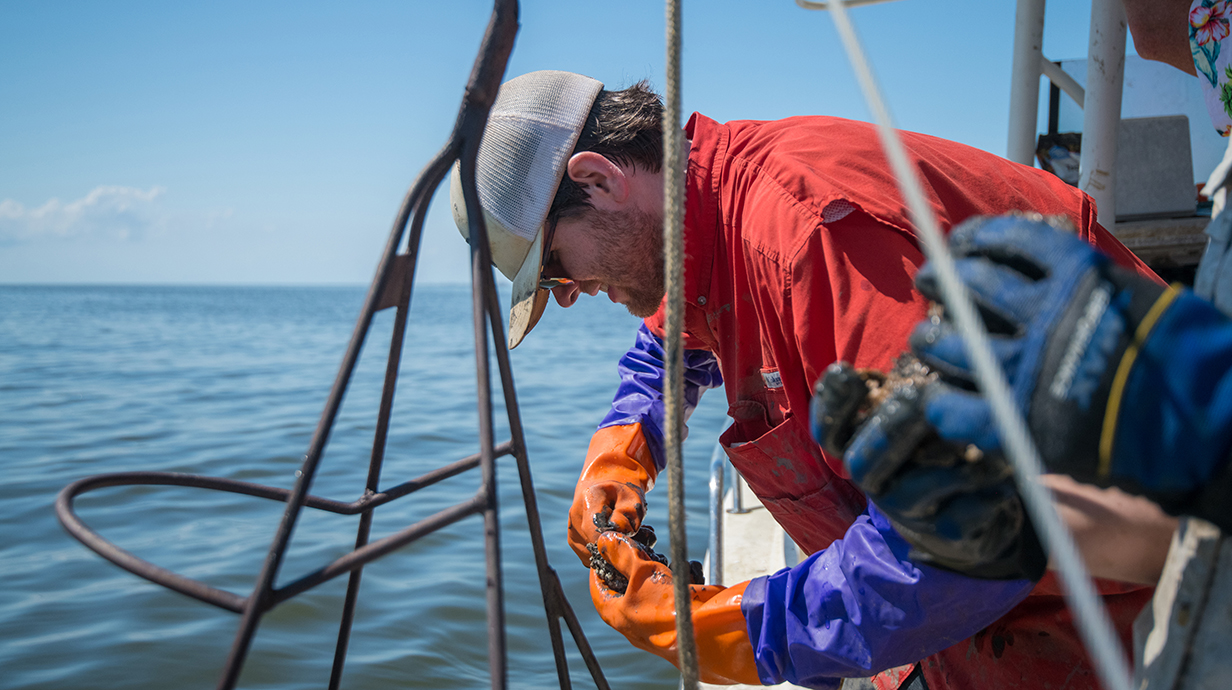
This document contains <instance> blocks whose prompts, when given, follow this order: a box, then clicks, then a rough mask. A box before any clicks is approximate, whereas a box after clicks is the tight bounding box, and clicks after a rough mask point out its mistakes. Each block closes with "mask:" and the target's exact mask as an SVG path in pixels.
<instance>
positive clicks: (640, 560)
mask: <svg viewBox="0 0 1232 690" xmlns="http://www.w3.org/2000/svg"><path fill="white" fill-rule="evenodd" d="M597 545H598V552H599V555H600V556H602V557H603V559H605V560H606V561H607V562H608V563H609V564H610V565H611V567H612V569H614V570H616V571H617V572H619V573H620V574H621V575H624V576H625V577H626V578H627V579H628V586H627V587H626V589H625V591H624V593H623V594H622V593H620V592H618V591H617V590H615V589H611V588H610V587H608V585H607V583H605V582H604V579H603V578H602V577H601V576H600V575H599V573H598V572H597V571H595V570H591V571H590V598H591V600H592V601H593V602H594V603H595V609H596V610H598V611H599V616H600V617H601V618H603V620H604V621H606V622H607V624H608V625H610V626H612V627H613V628H615V629H616V630H618V631H620V633H621V634H623V635H624V636H625V637H627V638H628V639H629V642H632V643H633V646H635V647H637V648H639V649H644V650H646V651H648V652H651V653H652V654H657V655H658V656H661V657H663V658H664V659H667V660H668V661H670V662H671V663H672V664H673V665H675V666H677V667H679V664H678V663H677V652H676V608H675V604H674V598H673V593H672V574H671V570H669V569H668V567H667V566H666V565H663V564H662V563H660V562H658V561H656V560H654V559H652V558H650V556H648V555H647V554H646V552H645V551H643V550H642V549H641V548H640V547H639V546H638V545H637V544H636V543H635V542H634V541H633V540H632V539H630V538H629V537H626V536H624V535H622V534H617V533H615V532H607V533H605V534H604V535H603V536H601V537H600V538H599V541H598V543H597ZM748 584H749V583H748V582H747V581H746V582H741V583H740V584H738V585H735V586H733V587H726V588H724V587H719V586H716V585H690V586H689V589H690V590H691V591H692V594H693V634H694V636H695V637H696V639H697V666H698V676H699V678H700V680H701V681H702V682H705V683H719V684H724V685H731V684H734V683H746V684H749V685H761V684H762V683H761V679H760V678H758V676H757V663H756V662H755V661H754V660H753V645H752V644H751V643H750V642H749V634H748V632H747V628H746V627H745V623H744V614H743V613H741V612H740V600H741V599H742V598H743V596H744V588H745V587H747V586H748Z"/></svg>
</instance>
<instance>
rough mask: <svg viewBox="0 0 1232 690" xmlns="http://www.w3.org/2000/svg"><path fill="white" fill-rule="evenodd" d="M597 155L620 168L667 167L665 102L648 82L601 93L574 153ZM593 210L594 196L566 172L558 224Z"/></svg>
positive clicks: (556, 205)
mask: <svg viewBox="0 0 1232 690" xmlns="http://www.w3.org/2000/svg"><path fill="white" fill-rule="evenodd" d="M582 151H594V152H595V153H598V154H600V155H602V156H603V157H604V158H606V159H608V160H610V161H612V162H613V163H618V164H620V165H633V166H635V167H638V168H642V169H643V170H647V171H649V172H659V169H660V168H662V167H663V98H662V97H660V96H659V94H657V93H655V92H654V91H651V90H650V83H649V82H647V81H646V80H644V79H643V80H642V81H639V82H638V83H636V84H634V85H633V86H630V87H629V88H627V89H623V90H620V91H607V90H604V91H601V92H599V97H598V98H596V99H595V104H594V105H593V106H591V108H590V114H589V115H588V116H587V117H586V124H585V125H583V126H582V133H581V135H579V136H578V142H577V145H576V146H574V147H573V153H579V152H582ZM588 208H591V204H590V195H589V194H588V193H587V192H586V190H584V189H582V188H581V186H579V185H578V183H576V182H574V181H573V180H571V179H570V178H569V174H568V173H567V172H566V173H565V176H564V179H562V180H561V181H560V188H559V189H557V190H556V197H555V198H554V199H552V206H551V208H550V209H549V210H548V218H549V219H551V220H553V221H555V220H559V219H560V218H565V217H569V216H572V215H576V214H578V213H580V212H582V211H584V210H585V209H588Z"/></svg>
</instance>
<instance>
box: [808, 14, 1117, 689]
mask: <svg viewBox="0 0 1232 690" xmlns="http://www.w3.org/2000/svg"><path fill="white" fill-rule="evenodd" d="M829 4H830V7H831V9H832V10H833V16H834V23H835V26H836V27H837V28H838V32H839V36H840V37H841V38H842V41H843V46H844V48H845V49H846V50H847V56H848V58H849V59H850V60H851V64H852V68H853V69H854V70H855V73H856V78H857V79H858V80H859V82H860V87H861V89H862V90H863V91H864V97H865V99H866V100H867V101H868V105H869V108H870V109H871V110H872V112H873V116H874V119H875V120H876V122H877V124H878V131H879V132H880V134H881V141H882V145H883V146H884V147H885V152H886V156H887V157H888V158H889V160H890V167H891V169H892V170H893V171H894V176H895V178H896V179H897V181H898V186H899V190H900V191H901V192H902V195H903V197H904V198H905V199H906V201H907V207H908V208H909V209H910V211H911V215H912V220H913V221H914V223H915V225H916V227H917V229H918V230H919V231H920V233H919V234H920V239H921V240H923V243H924V250H925V254H926V255H927V257H928V260H929V261H931V262H933V264H934V265H935V266H936V269H937V274H938V277H939V278H940V287H941V294H942V296H943V297H944V299H945V304H946V310H947V311H948V312H949V314H950V316H951V317H952V318H953V320H954V322H955V323H956V324H957V326H958V328H959V330H960V331H961V332H962V334H963V340H964V342H965V343H966V345H967V354H968V356H969V357H970V358H971V362H972V364H973V365H974V367H975V375H976V381H977V383H978V384H979V388H980V390H981V391H982V392H983V393H984V395H985V396H986V397H987V398H988V399H989V402H990V403H991V406H992V411H993V417H994V419H995V420H996V422H997V428H998V430H999V431H1000V433H1001V440H1002V443H1003V444H1004V446H1005V452H1006V455H1007V456H1008V457H1009V458H1010V461H1011V462H1012V463H1013V465H1014V469H1015V476H1016V477H1017V479H1018V488H1019V491H1020V492H1021V494H1022V496H1023V499H1024V501H1025V503H1026V506H1027V510H1028V512H1029V513H1030V515H1031V519H1032V522H1034V524H1035V526H1036V530H1037V531H1038V532H1039V533H1040V536H1041V537H1042V538H1043V541H1044V544H1045V545H1046V546H1047V548H1048V551H1049V553H1050V554H1051V555H1052V557H1053V558H1054V559H1055V562H1056V564H1057V567H1058V569H1059V570H1060V572H1061V580H1062V582H1064V584H1065V595H1066V600H1067V601H1068V603H1069V606H1070V608H1071V609H1073V611H1074V613H1075V617H1076V618H1077V622H1078V630H1079V633H1080V634H1081V635H1082V639H1083V641H1084V642H1085V643H1086V646H1087V649H1088V651H1090V653H1091V656H1092V657H1093V658H1094V659H1095V666H1096V671H1097V672H1098V673H1099V676H1100V679H1101V680H1102V681H1103V684H1104V687H1105V688H1108V690H1132V686H1131V682H1130V676H1129V663H1128V661H1127V660H1126V658H1125V655H1124V652H1123V650H1122V649H1121V646H1120V644H1119V643H1118V642H1117V637H1116V635H1115V633H1114V632H1113V628H1112V624H1111V622H1110V621H1109V618H1108V612H1107V610H1106V609H1105V608H1104V605H1103V602H1102V601H1100V599H1099V597H1098V596H1097V595H1096V593H1095V589H1094V587H1093V585H1092V583H1091V579H1090V577H1089V576H1088V575H1087V572H1086V568H1085V567H1084V566H1083V563H1082V560H1081V559H1080V558H1079V556H1078V551H1077V549H1076V548H1075V547H1074V541H1073V538H1072V537H1071V536H1070V534H1069V531H1068V530H1067V529H1066V528H1065V525H1064V524H1062V522H1061V519H1060V517H1059V516H1058V515H1057V512H1056V509H1055V507H1054V506H1053V504H1052V499H1051V497H1050V495H1049V494H1048V491H1047V490H1046V489H1045V488H1044V486H1043V484H1041V483H1040V474H1041V473H1042V469H1043V465H1042V463H1041V462H1040V457H1039V452H1038V450H1037V449H1036V447H1035V443H1034V442H1033V441H1032V439H1031V434H1030V432H1029V431H1028V430H1027V426H1026V423H1025V422H1024V421H1023V418H1022V415H1021V414H1020V413H1019V410H1018V408H1017V407H1016V406H1015V405H1014V403H1013V399H1012V398H1011V397H1010V392H1009V386H1008V385H1007V384H1006V381H1005V375H1004V373H1003V372H1002V371H1001V367H1000V365H999V364H998V363H997V361H996V359H995V358H994V357H993V354H992V349H991V348H990V347H989V344H988V334H987V332H985V330H984V325H983V322H982V321H980V319H979V318H978V317H977V316H976V312H975V307H974V305H973V304H972V302H971V297H970V295H968V294H967V290H966V287H965V286H964V285H963V284H962V281H961V280H959V278H958V275H957V273H956V272H955V270H954V260H953V258H952V257H951V256H950V254H949V251H948V249H947V247H946V243H945V239H944V238H943V237H942V234H941V230H940V228H939V227H938V225H937V221H936V219H935V218H934V217H933V215H932V212H931V210H930V209H929V207H928V204H927V203H926V202H925V200H924V193H923V190H922V189H921V187H920V183H919V180H918V179H917V178H916V175H915V171H914V169H913V168H912V166H911V163H910V162H909V161H908V159H907V154H906V151H905V150H904V149H903V146H902V142H901V141H900V140H899V138H898V134H897V132H895V131H894V129H893V126H892V123H891V120H890V115H889V112H888V111H887V110H886V107H885V104H884V102H883V100H882V98H881V94H880V91H879V89H878V87H877V83H876V80H875V78H874V77H873V73H872V69H871V68H870V67H869V65H868V62H867V60H866V59H865V54H864V50H863V48H862V47H861V46H860V42H859V38H858V37H857V36H856V34H855V29H854V28H853V27H852V25H851V22H850V20H849V19H848V17H847V8H846V6H845V0H831V2H830V3H829Z"/></svg>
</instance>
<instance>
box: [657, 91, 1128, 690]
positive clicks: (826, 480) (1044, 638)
mask: <svg viewBox="0 0 1232 690" xmlns="http://www.w3.org/2000/svg"><path fill="white" fill-rule="evenodd" d="M686 132H687V134H688V136H689V138H690V140H691V142H692V148H691V150H690V153H689V167H688V173H687V176H686V183H685V184H686V216H685V247H684V249H685V265H684V299H685V314H684V323H685V331H686V347H689V348H700V349H706V350H709V351H711V352H713V353H715V355H716V356H717V358H718V360H719V367H720V370H721V372H722V375H723V381H724V384H725V390H726V392H727V398H728V402H729V404H730V408H729V412H728V414H729V416H730V417H731V418H732V420H733V424H732V426H731V428H730V429H728V430H727V431H726V432H725V433H724V434H723V435H722V437H721V438H720V442H721V443H722V445H723V447H724V448H725V450H726V451H727V454H728V456H729V457H730V458H731V461H732V464H733V465H734V466H735V467H736V468H737V469H738V470H740V472H741V474H742V475H743V476H744V478H745V479H746V480H747V481H748V483H749V486H750V487H751V488H752V489H753V491H754V492H755V493H756V494H757V495H758V496H759V497H760V498H761V500H762V502H763V503H764V504H765V505H766V508H767V509H768V510H769V511H770V512H771V514H773V515H774V517H775V519H776V520H778V522H779V523H780V524H781V525H782V526H783V527H784V529H785V530H786V531H787V533H788V534H790V535H791V537H792V538H793V539H794V540H795V541H796V543H797V544H799V545H800V547H801V548H802V549H804V550H805V551H806V552H809V553H812V552H814V551H817V550H820V549H823V548H825V547H826V546H827V545H828V544H830V543H831V542H832V541H834V540H835V539H838V538H840V537H842V536H843V533H844V532H845V531H846V529H847V527H848V526H849V525H850V524H851V522H852V521H853V520H854V519H855V518H856V516H858V515H859V514H860V513H861V512H862V511H863V510H864V506H865V498H864V496H863V494H861V492H860V491H859V489H857V488H856V486H855V485H854V484H852V483H851V482H850V481H849V480H847V479H846V477H845V472H844V469H843V465H842V460H841V458H833V457H830V456H828V455H826V454H825V453H823V452H822V450H821V449H820V447H819V446H818V445H817V443H816V441H814V440H813V438H812V436H811V434H810V432H809V425H808V409H809V400H810V397H811V394H812V385H813V383H814V382H815V381H816V380H817V378H818V377H819V376H820V375H821V374H822V372H823V371H824V370H825V368H826V367H827V366H829V365H830V364H832V363H834V362H836V361H839V360H844V361H847V362H851V363H852V364H853V365H854V366H856V367H860V368H863V367H869V368H875V369H881V370H887V369H888V368H889V365H890V363H891V361H892V360H893V359H894V358H895V357H896V356H898V355H899V354H900V353H902V352H903V351H904V350H906V349H907V337H908V335H909V334H910V333H911V330H912V329H913V328H914V326H915V324H916V323H918V322H919V321H921V320H922V319H924V318H925V316H926V310H927V301H926V300H925V299H924V297H923V296H922V295H920V294H919V293H918V292H917V291H916V290H915V289H914V286H913V282H912V281H913V280H914V277H915V273H916V271H917V270H918V268H919V266H920V264H922V263H923V262H924V256H923V254H922V253H921V251H920V249H919V246H918V242H917V239H916V235H915V230H914V225H913V223H911V221H910V217H909V214H908V211H907V209H906V208H905V206H904V204H903V202H902V201H901V197H900V195H899V192H898V188H897V185H896V183H895V180H894V176H893V174H892V172H891V171H890V169H889V165H888V162H887V161H886V158H885V156H884V154H883V152H882V149H881V145H880V141H879V139H878V136H877V132H876V129H875V127H874V126H873V125H870V124H867V123H862V122H854V121H849V120H843V119H838V118H829V117H797V118H789V119H786V120H779V121H774V122H754V121H736V122H729V123H726V124H719V123H717V122H715V121H713V120H711V119H709V118H706V117H705V116H703V115H700V114H694V115H693V117H692V118H691V119H690V120H689V124H688V126H687V127H686ZM902 137H903V144H904V146H905V147H906V149H907V152H908V155H909V156H910V157H911V158H912V160H914V161H915V170H916V171H917V173H918V174H919V175H920V181H921V183H922V185H923V188H924V193H925V195H926V198H927V200H928V202H929V205H930V206H931V208H932V211H933V213H934V214H935V215H936V217H937V220H938V222H939V223H940V225H941V227H942V229H943V230H945V231H947V232H948V231H949V229H950V228H952V227H953V226H955V225H957V224H958V223H960V222H962V221H963V220H965V219H967V218H969V217H971V216H976V215H998V214H1004V213H1006V212H1009V211H1015V210H1023V211H1033V212H1038V213H1042V214H1044V215H1046V216H1048V215H1058V216H1063V217H1064V218H1066V219H1068V220H1069V222H1070V223H1072V224H1073V225H1074V227H1076V228H1077V230H1078V235H1079V236H1080V237H1082V238H1083V239H1086V240H1087V241H1089V242H1090V243H1091V244H1092V245H1093V246H1096V247H1098V248H1099V249H1101V250H1102V251H1104V252H1106V253H1108V254H1110V255H1111V256H1112V257H1113V258H1114V259H1115V260H1116V261H1117V262H1118V263H1120V264H1122V265H1124V266H1129V267H1132V268H1135V269H1137V270H1138V271H1140V272H1143V273H1146V274H1151V273H1150V269H1148V268H1147V267H1146V266H1145V265H1144V264H1143V263H1142V262H1141V261H1140V260H1139V259H1138V258H1137V257H1135V256H1134V255H1133V254H1132V253H1131V252H1130V251H1129V250H1128V249H1126V248H1125V247H1124V246H1123V245H1122V244H1121V243H1120V242H1118V241H1117V240H1116V239H1115V238H1113V237H1112V236H1111V235H1110V234H1109V233H1108V232H1107V231H1106V230H1105V229H1104V228H1103V227H1101V226H1100V225H1099V224H1098V223H1097V222H1096V220H1095V206H1094V204H1093V203H1092V202H1091V199H1090V198H1089V197H1087V196H1086V195H1085V194H1083V193H1081V192H1080V191H1078V190H1076V189H1075V188H1073V187H1070V186H1069V185H1067V184H1065V183H1064V182H1062V181H1061V180H1060V179H1058V178H1056V177H1055V176H1053V175H1050V174H1048V173H1044V172H1042V171H1040V170H1036V169H1034V168H1029V167H1026V166H1022V165H1018V164H1015V163H1011V162H1009V161H1007V160H1005V159H1003V158H1000V157H997V156H994V155H991V154H989V153H986V152H984V151H980V150H978V149H974V148H971V147H968V146H964V145H961V144H956V143H953V142H949V141H945V140H942V139H937V138H934V137H929V136H925V135H921V134H914V133H907V132H904V133H902ZM646 323H647V325H648V326H649V327H650V328H651V330H652V331H654V332H655V333H656V334H659V335H662V333H663V328H662V326H663V312H662V310H660V312H659V313H658V314H656V315H655V316H652V317H651V318H649V319H647V320H646ZM1101 591H1103V592H1105V593H1106V595H1107V596H1106V597H1105V599H1106V603H1107V604H1108V605H1109V613H1110V614H1111V615H1112V617H1113V621H1114V624H1115V625H1116V627H1117V629H1118V632H1120V633H1121V634H1122V637H1123V641H1124V642H1125V643H1126V645H1128V644H1129V639H1130V637H1129V635H1130V625H1131V624H1132V621H1133V618H1134V617H1135V616H1136V615H1137V613H1138V611H1139V610H1140V609H1141V608H1142V606H1143V605H1144V604H1145V603H1146V602H1147V601H1148V600H1149V598H1150V594H1151V590H1150V589H1149V588H1134V587H1129V586H1123V585H1115V584H1112V583H1104V587H1103V588H1102V589H1101ZM1060 594H1061V592H1060V589H1059V587H1058V585H1057V583H1056V582H1055V580H1054V578H1053V576H1051V575H1048V576H1045V578H1044V580H1043V581H1041V583H1040V584H1039V585H1038V586H1037V587H1036V589H1035V590H1034V591H1033V593H1032V595H1031V596H1029V597H1028V598H1027V599H1026V600H1025V601H1023V602H1022V603H1021V604H1019V605H1018V607H1016V608H1015V609H1014V610H1012V611H1011V612H1010V613H1009V614H1007V615H1006V616H1005V617H1003V618H1002V619H1001V620H999V621H998V622H997V623H996V624H994V625H993V626H990V628H989V630H987V631H985V633H981V634H979V635H976V636H974V637H972V638H971V639H970V640H968V641H966V642H963V643H959V644H957V645H954V646H953V647H950V648H949V649H946V650H944V651H942V652H940V653H938V654H936V655H934V656H932V657H929V658H928V659H927V660H924V661H923V662H922V666H923V670H924V674H925V678H926V680H927V682H928V683H929V686H930V687H932V688H976V687H979V688H983V687H989V688H999V689H1006V688H1019V687H1022V688H1028V687H1029V688H1039V687H1046V686H1047V685H1048V684H1051V686H1052V687H1062V686H1065V687H1094V686H1095V684H1096V681H1095V679H1094V675H1093V671H1092V669H1091V665H1090V663H1089V661H1088V660H1087V658H1086V654H1085V652H1084V651H1083V650H1082V648H1081V644H1080V642H1079V641H1078V637H1077V633H1076V632H1075V630H1074V628H1073V627H1072V624H1071V622H1070V615H1069V612H1068V610H1067V608H1066V606H1065V604H1064V601H1063V600H1062V599H1061V596H1060ZM985 638H988V639H985ZM1066 683H1068V685H1066Z"/></svg>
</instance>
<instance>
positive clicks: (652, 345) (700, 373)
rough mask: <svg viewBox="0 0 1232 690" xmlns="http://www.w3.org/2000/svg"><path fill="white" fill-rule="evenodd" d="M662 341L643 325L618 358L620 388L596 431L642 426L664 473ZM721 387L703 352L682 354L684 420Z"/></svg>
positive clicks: (710, 360) (711, 357)
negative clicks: (704, 394) (710, 392)
mask: <svg viewBox="0 0 1232 690" xmlns="http://www.w3.org/2000/svg"><path fill="white" fill-rule="evenodd" d="M663 359H664V355H663V341H661V340H659V338H658V337H657V336H655V334H654V333H651V332H650V329H649V328H647V327H646V324H644V323H643V324H642V325H641V327H640V328H638V330H637V338H636V339H635V340H634V342H633V347H631V348H629V351H628V352H626V353H625V355H624V356H623V357H621V358H620V362H619V363H618V364H617V365H616V368H617V369H618V370H619V371H620V387H619V388H618V389H617V390H616V397H615V399H613V400H612V409H611V410H609V411H608V413H607V416H606V417H604V418H603V422H602V423H600V424H599V428H600V429H602V428H605V427H609V426H618V425H622V424H641V425H642V435H643V436H645V437H646V445H647V446H649V448H650V453H651V455H652V456H653V457H654V460H655V465H656V466H657V467H658V468H659V469H663V466H664V465H665V464H666V462H667V460H666V455H665V454H664V451H663V378H664V374H665V372H664V369H663ZM721 385H723V377H722V376H721V375H720V374H719V363H718V360H716V359H715V357H714V354H713V353H711V352H708V351H706V350H685V351H684V419H685V421H686V422H687V421H688V420H689V415H691V414H692V413H693V410H694V409H695V408H696V407H697V403H698V401H699V400H700V399H701V397H702V392H703V391H705V390H706V389H707V388H717V387H719V386H721Z"/></svg>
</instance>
